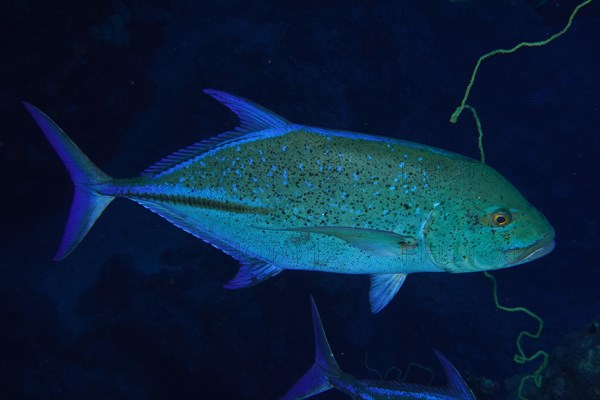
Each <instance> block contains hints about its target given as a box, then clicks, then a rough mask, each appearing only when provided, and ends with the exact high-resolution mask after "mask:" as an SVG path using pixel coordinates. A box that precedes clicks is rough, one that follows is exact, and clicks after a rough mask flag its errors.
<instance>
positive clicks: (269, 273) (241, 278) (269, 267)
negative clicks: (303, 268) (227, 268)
mask: <svg viewBox="0 0 600 400" xmlns="http://www.w3.org/2000/svg"><path fill="white" fill-rule="evenodd" d="M281 271H283V269H282V268H279V267H276V266H275V265H273V264H270V263H267V262H264V261H262V260H255V259H246V260H244V261H242V265H241V266H240V270H239V271H238V273H237V274H236V276H235V277H234V278H233V279H232V280H230V281H229V282H228V283H227V284H225V288H227V289H240V288H244V287H248V286H254V285H257V284H259V283H261V282H262V281H265V280H267V279H269V278H272V277H274V276H275V275H277V274H279V273H280V272H281Z"/></svg>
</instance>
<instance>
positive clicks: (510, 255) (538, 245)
mask: <svg viewBox="0 0 600 400" xmlns="http://www.w3.org/2000/svg"><path fill="white" fill-rule="evenodd" d="M554 246H555V242H554V232H548V233H546V234H545V235H544V237H543V238H541V239H540V240H538V241H537V242H535V243H534V244H532V245H530V246H526V247H520V248H517V249H513V250H509V251H507V252H506V258H507V261H508V262H509V264H510V265H517V264H523V263H526V262H529V261H533V260H537V259H538V258H541V257H543V256H545V255H546V254H548V253H550V252H551V251H552V250H554Z"/></svg>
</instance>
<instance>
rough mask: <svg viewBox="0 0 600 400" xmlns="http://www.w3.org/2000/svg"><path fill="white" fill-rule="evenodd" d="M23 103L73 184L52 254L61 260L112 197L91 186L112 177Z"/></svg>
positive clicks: (61, 131) (56, 128)
mask: <svg viewBox="0 0 600 400" xmlns="http://www.w3.org/2000/svg"><path fill="white" fill-rule="evenodd" d="M23 105H24V106H25V108H27V111H29V113H30V114H31V116H32V117H33V119H34V120H35V122H36V123H37V124H38V126H39V127H40V129H41V130H42V132H44V135H46V138H47V139H48V141H49V142H50V144H51V145H52V147H54V150H56V152H57V153H58V156H59V157H60V159H61V160H62V162H63V164H64V165H65V167H66V168H67V170H68V171H69V174H70V175H71V179H72V180H73V184H74V185H75V192H74V195H73V203H72V204H71V212H70V214H69V218H68V220H67V226H66V228H65V233H64V234H63V238H62V241H61V243H60V247H59V248H58V252H57V253H56V255H55V256H54V260H62V259H63V258H65V257H66V256H68V255H69V254H70V253H71V252H72V251H73V250H74V249H75V247H77V245H78V244H79V242H81V241H82V240H83V238H84V237H85V235H86V234H87V233H88V231H89V230H90V228H91V227H92V225H94V222H96V220H97V219H98V217H99V216H100V214H102V211H104V209H105V208H106V206H108V205H109V204H110V202H111V201H112V200H113V199H114V197H112V196H105V195H101V194H99V193H98V192H97V191H96V189H95V186H97V185H99V184H102V183H107V182H110V181H111V180H112V178H111V177H109V176H108V175H106V174H105V173H104V172H102V171H100V169H98V167H96V166H95V165H94V164H93V163H92V162H91V161H90V159H89V158H87V156H86V155H85V154H83V152H82V151H81V150H80V149H79V147H77V145H76V144H75V143H73V141H72V140H71V139H69V137H68V136H67V134H66V133H64V132H63V130H62V129H60V127H59V126H58V125H56V124H55V123H54V121H52V120H51V119H50V117H48V116H47V115H46V114H44V113H43V112H42V111H40V110H39V109H38V108H37V107H35V106H33V105H31V104H29V103H26V102H23Z"/></svg>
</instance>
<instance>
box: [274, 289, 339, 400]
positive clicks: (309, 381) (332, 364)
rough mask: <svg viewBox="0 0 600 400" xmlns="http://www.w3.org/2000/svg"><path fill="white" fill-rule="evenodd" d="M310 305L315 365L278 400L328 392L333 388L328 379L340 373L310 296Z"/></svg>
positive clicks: (299, 399) (292, 399)
mask: <svg viewBox="0 0 600 400" xmlns="http://www.w3.org/2000/svg"><path fill="white" fill-rule="evenodd" d="M310 304H311V309H312V320H313V332H314V336H315V363H314V364H313V365H312V367H310V369H309V370H308V371H306V373H305V374H304V375H303V376H302V378H300V380H299V381H298V382H296V384H295V385H294V386H292V388H291V389H290V390H289V391H288V392H287V393H286V394H285V395H284V396H283V397H281V399H280V400H301V399H306V398H309V397H311V396H314V395H317V394H319V393H322V392H324V391H326V390H329V389H331V388H333V385H332V384H331V383H330V382H329V377H330V376H338V375H340V374H341V373H342V370H341V369H340V367H339V366H338V363H337V361H336V360H335V357H334V356H333V353H332V352H331V347H330V346H329V342H328V341H327V336H325V330H324V329H323V323H322V322H321V317H320V316H319V310H317V305H316V304H315V300H314V299H313V297H312V296H310Z"/></svg>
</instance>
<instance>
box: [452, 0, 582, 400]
mask: <svg viewBox="0 0 600 400" xmlns="http://www.w3.org/2000/svg"><path fill="white" fill-rule="evenodd" d="M591 2H592V0H585V1H583V2H582V3H580V4H579V5H578V6H577V7H575V8H574V9H573V12H572V13H571V15H570V16H569V20H568V21H567V24H566V25H565V27H564V28H563V29H561V30H560V31H559V32H557V33H555V34H554V35H552V36H550V37H549V38H548V39H545V40H540V41H536V42H521V43H519V44H517V45H516V46H514V47H512V48H510V49H496V50H493V51H491V52H489V53H487V54H484V55H483V56H481V57H479V59H478V60H477V63H476V64H475V68H474V69H473V73H472V74H471V79H470V80H469V83H468V85H467V89H466V90H465V94H464V96H463V99H462V101H461V103H460V105H459V106H458V107H457V108H456V110H454V113H452V115H451V116H450V122H451V123H453V124H455V123H456V122H457V121H458V118H459V117H460V114H461V113H462V112H463V110H464V109H465V108H466V109H468V110H470V111H471V113H472V114H473V119H474V120H475V124H476V126H477V135H478V140H477V146H478V148H479V156H480V158H481V162H482V163H485V151H484V149H483V129H482V127H481V120H480V119H479V116H478V115H477V111H476V110H475V108H474V107H472V106H470V105H468V104H467V100H468V98H469V95H470V94H471V89H472V87H473V84H474V83H475V77H476V76H477V72H478V71H479V67H480V66H481V63H482V62H483V60H486V59H488V58H490V57H492V56H495V55H496V54H511V53H514V52H515V51H517V50H519V49H520V48H523V47H540V46H544V45H546V44H548V43H550V42H551V41H553V40H554V39H556V38H558V37H560V36H562V35H564V34H565V33H566V32H567V31H568V30H569V28H570V27H571V24H572V23H573V18H575V15H577V13H578V12H579V10H581V9H582V8H583V7H585V6H586V5H588V4H590V3H591ZM484 274H485V276H487V277H488V278H490V279H491V280H492V283H493V296H494V303H495V305H496V308H498V309H499V310H502V311H506V312H512V313H514V312H522V313H525V314H527V315H528V316H530V317H531V318H533V319H535V320H536V321H537V322H538V329H537V330H536V331H535V332H534V333H532V332H530V331H527V330H523V331H521V332H520V333H519V335H518V336H517V339H516V346H517V354H515V355H514V356H513V360H514V361H515V362H516V363H518V364H525V363H528V362H531V361H533V360H535V359H537V358H539V357H541V358H542V362H541V364H540V366H539V367H538V368H537V369H536V370H535V371H534V372H533V373H532V374H529V375H526V376H524V377H523V378H522V379H521V382H520V383H519V388H518V395H519V399H520V400H528V399H527V398H526V397H525V396H524V395H523V388H524V387H525V383H526V382H527V381H529V380H533V382H534V384H535V385H536V386H537V387H538V388H539V387H541V386H542V372H543V371H544V369H546V367H547V365H548V357H549V355H548V353H547V352H545V351H543V350H538V351H536V352H535V353H534V354H533V355H531V356H527V355H525V352H524V351H523V346H522V344H521V342H522V340H523V338H524V337H528V338H531V339H539V337H540V336H541V334H542V330H543V329H544V320H543V319H542V318H541V317H540V316H538V315H537V314H535V313H534V312H532V311H531V310H529V309H527V308H525V307H506V306H503V305H501V304H500V303H499V301H498V283H497V282H496V278H494V276H493V275H491V274H490V273H488V272H484Z"/></svg>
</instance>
